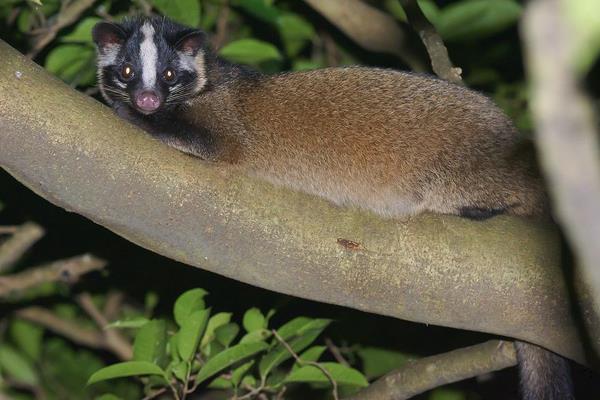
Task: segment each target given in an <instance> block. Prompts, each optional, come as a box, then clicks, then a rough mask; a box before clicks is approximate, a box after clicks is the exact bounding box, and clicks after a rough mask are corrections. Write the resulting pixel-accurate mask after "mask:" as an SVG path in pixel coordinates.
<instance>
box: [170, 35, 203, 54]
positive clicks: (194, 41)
mask: <svg viewBox="0 0 600 400" xmlns="http://www.w3.org/2000/svg"><path fill="white" fill-rule="evenodd" d="M205 43H206V33H204V32H202V31H192V32H188V33H185V34H184V35H183V36H182V37H181V38H180V39H179V40H178V41H177V43H176V44H175V48H176V49H177V51H181V52H183V53H185V54H189V55H192V56H195V55H196V54H197V53H198V51H199V50H200V49H201V48H202V47H203V46H204V44H205Z"/></svg>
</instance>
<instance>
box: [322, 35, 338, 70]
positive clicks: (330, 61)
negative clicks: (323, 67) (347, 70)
mask: <svg viewBox="0 0 600 400" xmlns="http://www.w3.org/2000/svg"><path fill="white" fill-rule="evenodd" d="M319 36H320V37H321V38H322V41H323V47H324V49H325V60H326V61H327V66H328V67H337V66H338V65H340V52H339V50H338V48H337V45H336V44H335V40H333V38H332V37H331V35H330V34H329V32H327V31H326V30H323V31H322V32H321V33H320V34H319Z"/></svg>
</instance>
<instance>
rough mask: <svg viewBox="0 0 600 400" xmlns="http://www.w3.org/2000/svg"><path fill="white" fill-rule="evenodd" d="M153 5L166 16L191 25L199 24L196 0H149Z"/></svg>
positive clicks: (198, 3)
mask: <svg viewBox="0 0 600 400" xmlns="http://www.w3.org/2000/svg"><path fill="white" fill-rule="evenodd" d="M150 2H151V3H152V5H154V7H156V8H157V9H158V11H160V12H161V13H162V14H164V15H166V16H167V17H169V18H171V19H173V20H175V21H177V22H180V23H182V24H184V25H188V26H191V27H198V26H199V25H200V2H199V1H198V0H151V1H150Z"/></svg>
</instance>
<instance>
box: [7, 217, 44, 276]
mask: <svg viewBox="0 0 600 400" xmlns="http://www.w3.org/2000/svg"><path fill="white" fill-rule="evenodd" d="M42 236H44V229H43V228H42V227H41V226H39V225H38V224H36V223H34V222H26V223H25V224H23V225H21V226H19V227H18V228H17V230H16V232H14V233H13V235H12V237H10V238H9V239H6V241H5V242H3V243H2V244H0V273H1V272H6V271H7V270H9V269H10V268H11V267H12V266H13V265H15V264H16V263H17V262H18V261H19V260H20V259H21V257H23V255H24V254H25V252H27V250H29V249H30V248H31V246H33V245H34V244H35V243H36V242H37V241H38V240H40V239H41V238H42Z"/></svg>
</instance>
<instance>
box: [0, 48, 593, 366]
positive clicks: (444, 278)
mask: <svg viewBox="0 0 600 400" xmlns="http://www.w3.org/2000/svg"><path fill="white" fill-rule="evenodd" d="M0 60H2V61H1V62H0V165H1V166H2V167H3V168H4V169H6V170H7V171H8V172H10V173H11V174H12V175H13V176H15V177H16V178H17V179H19V180H20V181H21V182H23V183H24V184H26V185H27V186H28V187H30V188H31V189H33V190H34V191H35V192H37V193H39V194H40V195H42V196H44V197H45V198H46V199H48V200H50V201H52V202H54V203H55V204H58V205H60V206H62V207H65V208H67V209H69V210H72V211H75V212H77V213H80V214H82V215H84V216H87V217H88V218H91V219H92V220H94V221H96V222H97V223H99V224H101V225H103V226H106V227H107V228H109V229H112V230H113V231H115V232H117V233H118V234H120V235H122V236H124V237H126V238H128V239H129V240H131V241H133V242H135V243H138V244H140V245H141V246H144V247H146V248H149V249H152V250H154V251H156V252H158V253H161V254H163V255H166V256H168V257H171V258H174V259H176V260H179V261H182V262H184V263H187V264H190V265H194V266H197V267H201V268H204V269H207V270H210V271H213V272H216V273H218V274H221V275H224V276H227V277H231V278H234V279H237V280H240V281H243V282H246V283H249V284H252V285H256V286H260V287H264V288H268V289H271V290H275V291H278V292H282V293H287V294H290V295H294V296H298V297H304V298H309V299H313V300H318V301H322V302H326V303H334V304H340V305H344V306H348V307H353V308H357V309H360V310H365V311H368V312H373V313H378V314H384V315H390V316H395V317H398V318H403V319H407V320H411V321H419V322H424V323H429V324H436V325H444V326H451V327H456V328H463V329H470V330H478V331H483V332H492V333H496V334H500V335H505V336H510V337H515V338H518V339H521V340H525V341H530V342H533V343H536V344H539V345H541V346H545V347H547V348H549V349H552V350H554V351H555V352H557V353H560V354H562V355H564V356H566V357H569V358H572V359H575V360H579V361H582V362H583V361H585V360H584V359H585V357H584V355H583V351H582V346H581V343H580V337H579V335H578V333H577V330H576V328H575V324H574V322H573V319H572V317H571V313H570V307H569V303H568V300H567V297H568V296H567V290H566V285H565V284H564V280H563V278H562V272H561V269H560V267H559V264H560V246H559V241H558V236H557V234H556V232H555V231H554V230H553V228H552V227H551V226H549V225H545V224H540V223H534V222H532V221H528V220H524V219H519V218H514V217H506V216H501V217H496V218H493V219H491V220H489V221H486V222H472V221H468V220H465V219H461V218H456V217H451V216H440V215H424V216H419V217H415V218H411V219H410V220H407V221H397V220H384V219H381V218H378V217H376V216H374V215H372V214H369V213H365V212H359V211H355V210H349V209H343V208H338V207H335V206H334V205H332V204H330V203H328V202H326V201H323V200H320V199H318V198H314V197H311V196H308V195H304V194H301V193H296V192H292V191H290V190H286V189H283V188H278V187H275V186H272V185H269V184H267V183H264V182H261V181H258V180H255V179H251V178H249V177H246V176H244V175H242V174H240V173H239V171H236V170H235V169H234V168H231V167H228V166H226V165H214V164H209V163H205V162H202V161H199V160H197V159H194V158H192V157H189V156H186V155H184V154H182V153H179V152H177V151H175V150H173V149H171V148H168V147H167V146H164V145H162V144H161V143H159V142H158V141H155V140H153V139H152V138H150V137H149V136H148V135H146V134H144V133H143V132H141V131H139V130H138V129H136V128H134V127H133V126H131V125H129V124H127V123H125V122H123V121H122V120H119V119H118V118H117V117H116V116H115V115H114V114H113V112H112V111H111V110H109V109H108V108H106V107H103V106H101V105H100V104H99V103H98V102H96V101H95V100H93V99H90V98H88V97H86V96H84V95H82V94H80V93H78V92H76V91H74V90H72V89H70V88H69V87H68V86H67V85H65V84H64V83H62V82H59V81H58V80H57V79H55V78H52V77H50V76H49V75H48V74H47V73H46V72H45V71H44V70H43V69H42V68H40V67H38V66H36V65H34V64H33V63H31V62H30V61H29V60H28V59H26V58H24V57H22V56H21V55H20V54H18V53H17V52H16V51H15V50H14V49H11V48H10V47H9V46H8V45H6V44H4V43H2V42H0ZM17 71H18V72H19V73H18V74H17V73H16V72H17ZM57 115H60V118H57V117H56V116H57ZM340 240H341V241H340ZM343 240H346V241H347V243H350V242H352V243H356V244H358V245H356V246H353V247H352V248H348V247H346V246H343V245H341V243H344V242H343ZM548 299H551V300H552V301H549V300H548ZM596 332H598V331H596Z"/></svg>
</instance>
